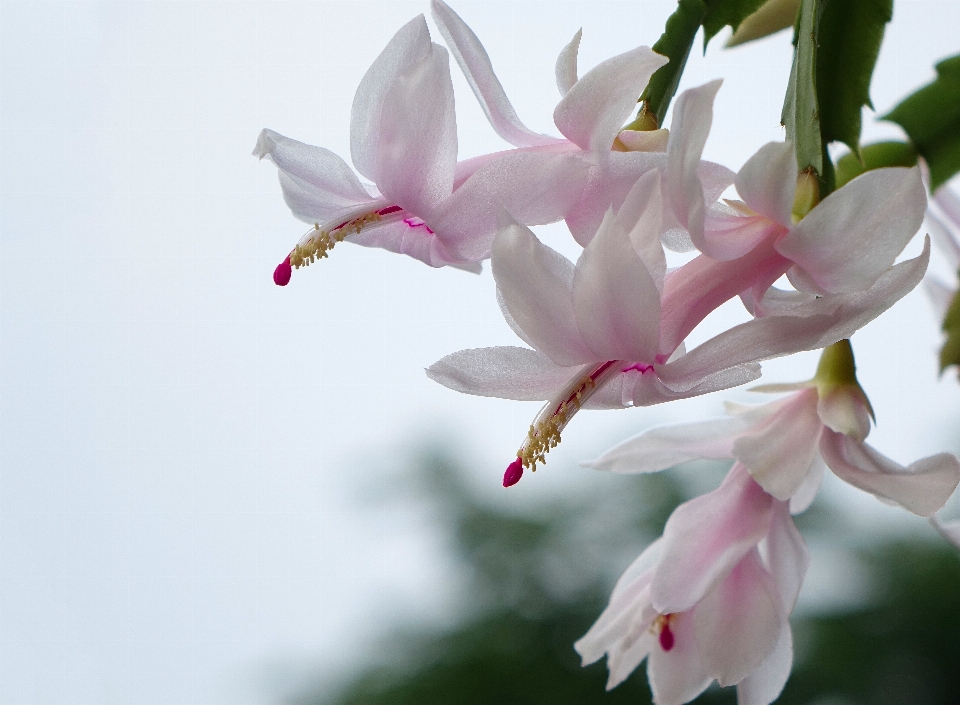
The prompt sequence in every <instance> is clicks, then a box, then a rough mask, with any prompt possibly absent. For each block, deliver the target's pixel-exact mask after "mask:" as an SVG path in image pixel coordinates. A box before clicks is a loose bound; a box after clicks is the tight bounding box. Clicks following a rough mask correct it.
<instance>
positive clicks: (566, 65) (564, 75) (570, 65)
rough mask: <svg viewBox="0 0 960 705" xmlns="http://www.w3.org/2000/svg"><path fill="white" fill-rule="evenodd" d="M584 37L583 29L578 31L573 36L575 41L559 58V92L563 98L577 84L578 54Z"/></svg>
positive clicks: (557, 68) (566, 47)
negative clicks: (581, 39)
mask: <svg viewBox="0 0 960 705" xmlns="http://www.w3.org/2000/svg"><path fill="white" fill-rule="evenodd" d="M582 36H583V29H578V30H577V33H576V34H574V35H573V39H571V40H570V43H569V44H567V46H565V47H564V48H563V49H561V50H560V55H559V56H558V57H557V67H556V74H557V90H559V91H560V95H561V96H565V95H566V94H567V93H569V92H570V89H571V88H573V84H574V83H576V82H577V54H578V53H579V51H580V38H581V37H582Z"/></svg>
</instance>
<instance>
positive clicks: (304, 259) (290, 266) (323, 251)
mask: <svg viewBox="0 0 960 705" xmlns="http://www.w3.org/2000/svg"><path fill="white" fill-rule="evenodd" d="M403 214H404V210H403V209H402V208H401V207H400V206H387V207H386V208H381V209H379V210H374V211H368V212H366V213H361V214H360V215H357V216H355V217H353V218H350V219H349V220H338V221H334V223H335V224H333V225H332V227H327V226H325V227H321V226H320V224H319V223H314V224H313V227H312V228H310V229H309V230H308V231H307V232H306V233H304V235H303V237H301V238H300V241H299V242H298V243H297V244H296V246H295V247H294V248H293V250H292V251H291V252H290V254H289V255H287V257H286V258H285V259H284V260H283V262H281V263H280V264H279V265H277V268H276V269H275V270H274V271H273V281H274V283H275V284H276V285H277V286H286V285H287V284H288V283H289V282H290V276H291V274H292V270H294V269H300V268H301V267H306V266H308V265H311V264H313V263H314V262H316V261H317V260H320V259H323V258H324V257H326V256H328V254H329V253H330V250H332V249H333V248H334V247H335V246H336V244H337V243H338V242H343V241H344V240H345V239H346V238H347V237H348V236H349V235H355V234H358V233H360V232H361V231H362V230H363V229H364V228H366V227H367V226H369V225H371V224H373V223H379V222H381V221H382V220H383V219H384V218H385V217H387V216H394V218H397V217H400V216H402V215H403Z"/></svg>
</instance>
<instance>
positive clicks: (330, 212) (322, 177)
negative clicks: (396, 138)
mask: <svg viewBox="0 0 960 705" xmlns="http://www.w3.org/2000/svg"><path fill="white" fill-rule="evenodd" d="M253 156H255V157H259V158H260V159H263V158H267V159H269V160H270V161H272V162H273V163H274V164H276V165H277V169H278V170H279V175H280V185H281V186H282V188H283V199H284V200H285V201H286V203H287V205H288V206H289V207H290V210H292V211H293V214H294V215H295V216H297V217H298V218H301V219H304V220H313V221H325V220H328V219H330V218H333V217H334V216H335V215H336V214H337V213H340V212H344V211H347V210H349V209H351V208H355V207H356V206H358V205H360V204H363V203H374V202H376V200H377V199H376V198H374V197H373V196H371V195H370V194H369V193H367V190H366V189H365V188H364V187H363V186H362V185H361V184H360V179H358V178H357V175H356V174H354V173H353V169H351V168H350V167H349V166H348V165H347V163H346V162H345V161H343V159H341V158H340V157H338V156H337V155H336V154H334V153H333V152H331V151H330V150H328V149H324V148H323V147H314V146H313V145H309V144H304V143H303V142H298V141H297V140H292V139H290V138H289V137H284V136H283V135H281V134H280V133H279V132H274V131H273V130H266V129H265V130H262V131H261V132H260V136H259V137H258V138H257V146H256V147H255V148H254V150H253Z"/></svg>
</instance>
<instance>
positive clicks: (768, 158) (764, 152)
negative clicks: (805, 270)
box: [736, 142, 797, 227]
mask: <svg viewBox="0 0 960 705" xmlns="http://www.w3.org/2000/svg"><path fill="white" fill-rule="evenodd" d="M736 184H737V193H739V194H740V196H741V198H743V200H744V202H745V203H746V204H747V205H748V206H750V208H751V209H752V210H754V211H755V212H757V213H759V214H760V215H762V216H765V217H766V218H769V219H770V220H772V221H774V222H776V223H779V224H780V225H783V226H786V227H790V225H791V224H792V223H791V211H792V210H793V197H794V193H795V192H796V190H797V158H796V156H795V155H794V150H793V144H792V143H790V142H769V143H767V144H765V145H763V146H762V147H761V148H760V149H759V150H757V153H756V154H754V155H753V156H752V157H750V159H748V160H747V163H746V164H744V165H743V168H742V169H740V172H739V173H738V174H737V181H736Z"/></svg>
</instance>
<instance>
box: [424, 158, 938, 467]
mask: <svg viewBox="0 0 960 705" xmlns="http://www.w3.org/2000/svg"><path fill="white" fill-rule="evenodd" d="M660 195H661V189H660V186H659V175H658V174H657V173H656V172H651V173H649V174H647V175H644V176H643V178H641V179H640V180H639V181H638V182H637V183H636V185H635V186H634V188H633V189H632V190H631V192H630V194H629V195H628V196H627V198H626V200H625V201H624V204H623V206H622V207H621V208H620V210H619V212H618V213H617V214H616V215H614V214H613V211H612V210H611V211H608V213H607V215H606V217H605V218H604V220H603V222H602V224H601V226H600V228H599V230H598V231H597V234H596V236H595V237H594V238H593V239H591V240H590V242H589V244H588V245H587V246H586V247H585V248H584V250H583V253H582V254H581V256H580V258H579V260H578V262H577V264H576V266H574V265H573V264H572V263H571V262H569V261H567V260H566V259H565V258H563V257H562V256H561V255H559V254H558V253H556V252H555V251H553V250H552V249H550V248H549V247H546V246H545V245H543V244H542V243H540V241H539V240H537V238H536V237H535V236H534V235H533V233H532V232H530V231H529V230H528V229H527V228H525V227H523V226H521V225H518V224H516V223H508V224H505V226H504V227H503V228H502V229H501V231H500V233H499V235H498V236H497V238H496V240H495V241H494V245H493V259H492V264H493V275H494V279H495V280H496V283H497V290H498V295H499V297H500V300H501V308H502V310H503V313H504V317H505V318H506V319H507V322H508V323H509V324H510V325H511V327H512V328H513V329H514V331H515V332H516V333H517V334H518V335H519V336H520V337H521V338H522V339H523V340H524V341H525V342H527V343H528V344H529V345H530V346H531V348H533V349H527V348H512V347H499V348H486V349H479V350H463V351H460V352H458V353H454V354H453V355H449V356H447V357H445V358H443V359H442V360H440V361H438V362H437V363H435V364H434V365H432V366H431V367H430V368H428V370H427V375H428V376H429V377H431V378H432V379H434V380H435V381H437V382H439V383H440V384H443V385H445V386H447V387H450V388H451V389H455V390H457V391H461V392H465V393H468V394H477V395H480V396H495V397H501V398H507V399H517V400H546V401H547V403H546V405H545V406H544V407H543V409H542V411H541V412H540V414H539V415H538V416H537V418H536V419H535V420H534V423H533V424H532V426H531V430H530V433H529V434H528V437H527V439H526V441H524V443H523V445H522V446H521V448H520V450H519V451H518V453H517V460H515V461H514V462H513V463H511V464H510V466H509V467H508V469H507V472H506V474H505V477H504V484H505V485H510V484H513V483H514V482H516V481H517V480H519V478H520V475H521V474H522V471H523V468H530V469H535V468H536V464H537V463H538V462H543V461H544V455H545V453H546V452H547V451H548V450H549V449H550V448H552V447H553V446H555V445H556V444H557V443H558V442H559V438H560V432H561V431H562V430H563V428H564V427H565V426H566V424H567V423H569V421H570V419H571V418H572V417H573V415H574V414H575V413H576V412H577V411H578V410H579V409H580V408H591V407H592V408H622V407H624V406H631V405H636V406H647V405H650V404H657V403H661V402H664V401H669V400H672V399H679V398H684V397H690V396H695V395H699V394H704V393H707V392H712V391H716V390H718V389H724V388H726V387H730V386H734V385H738V384H743V383H745V382H747V381H750V380H751V379H755V378H756V377H757V376H758V375H759V367H758V366H757V365H756V362H757V361H760V360H764V359H769V358H772V357H777V356H780V355H786V354H790V353H793V352H797V351H799V350H812V349H817V348H821V347H824V346H826V345H830V344H832V343H834V342H836V341H837V340H840V339H843V338H846V337H848V336H849V335H851V334H852V332H853V331H855V330H857V329H858V328H859V327H861V326H863V325H864V324H865V323H867V322H868V321H870V320H872V319H873V318H874V317H876V316H877V315H879V314H880V313H881V312H883V311H884V310H886V309H887V308H888V307H889V306H891V305H892V304H893V303H894V302H895V301H897V300H898V299H899V298H900V297H902V296H903V295H904V294H905V293H906V292H908V291H910V290H911V289H912V288H913V287H914V286H916V284H917V283H918V282H919V281H920V278H921V277H922V276H923V272H924V271H925V269H926V263H927V258H928V256H929V248H928V247H925V249H924V253H923V254H922V255H921V256H920V257H918V258H916V259H915V260H911V261H909V262H904V263H902V264H900V265H897V266H895V267H893V268H891V269H890V270H889V271H887V272H886V273H885V274H883V275H882V276H881V277H880V278H879V279H878V280H877V281H876V283H875V284H874V285H873V286H872V287H870V288H869V289H868V290H867V291H865V292H857V293H854V294H833V295H827V296H823V297H820V298H816V297H813V296H809V297H803V298H801V299H800V300H797V301H794V300H793V299H790V300H789V301H788V302H786V303H784V304H782V305H779V306H778V307H777V308H776V315H770V316H767V317H764V318H758V319H756V320H753V321H750V322H748V323H745V324H742V325H739V326H736V327H734V328H732V329H730V330H728V331H726V332H724V333H722V334H720V335H718V336H716V337H715V338H712V339H711V340H709V341H707V342H706V343H704V344H703V345H701V346H699V347H698V348H696V349H695V350H693V351H692V352H690V353H688V354H686V355H684V354H683V350H682V349H680V347H679V344H680V342H681V341H676V342H673V343H671V344H669V345H667V344H665V343H664V337H663V336H664V328H665V323H664V321H671V320H676V319H678V318H683V316H682V312H680V313H679V314H677V312H676V311H675V310H674V309H672V308H671V306H676V305H677V304H676V300H674V301H672V302H671V301H669V300H668V299H667V297H666V296H665V292H667V291H668V290H669V287H670V281H671V280H672V279H673V278H676V277H681V278H683V277H685V274H684V270H685V269H686V267H690V266H698V260H694V261H693V262H692V263H690V264H687V265H685V266H684V267H682V268H681V269H680V270H677V271H675V272H673V273H672V274H671V275H670V276H668V277H666V278H665V274H664V272H665V260H664V253H663V250H662V247H661V246H660V234H661V233H662V232H663V218H662V210H663V209H662V207H661V206H662V204H661V201H660ZM730 290H731V295H734V294H735V292H736V289H735V288H733V287H731V288H730ZM661 292H664V294H662V293H661ZM700 313H701V314H702V315H706V314H705V312H703V311H702V310H701V311H700ZM702 315H701V318H702Z"/></svg>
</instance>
